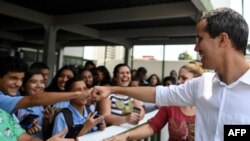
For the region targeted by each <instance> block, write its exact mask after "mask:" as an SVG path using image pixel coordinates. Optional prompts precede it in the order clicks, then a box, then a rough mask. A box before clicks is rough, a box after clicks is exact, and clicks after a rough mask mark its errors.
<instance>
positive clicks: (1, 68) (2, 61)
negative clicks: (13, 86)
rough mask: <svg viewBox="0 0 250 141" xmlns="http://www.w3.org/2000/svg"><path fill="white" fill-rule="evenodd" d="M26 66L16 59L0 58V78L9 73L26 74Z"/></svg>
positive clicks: (19, 59) (10, 57)
mask: <svg viewBox="0 0 250 141" xmlns="http://www.w3.org/2000/svg"><path fill="white" fill-rule="evenodd" d="M27 69H28V65H27V64H26V63H25V62H24V61H23V60H22V59H21V58H18V57H13V56H4V57H0V77H3V76H4V75H6V74H7V73H9V72H26V70H27Z"/></svg>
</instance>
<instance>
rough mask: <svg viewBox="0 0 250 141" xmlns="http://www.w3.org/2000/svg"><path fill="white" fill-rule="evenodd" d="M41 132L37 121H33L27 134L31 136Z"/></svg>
mask: <svg viewBox="0 0 250 141" xmlns="http://www.w3.org/2000/svg"><path fill="white" fill-rule="evenodd" d="M41 131H42V127H41V126H40V125H39V124H38V120H37V119H35V120H34V121H33V126H32V127H31V128H29V129H28V130H27V133H28V134H30V135H33V134H36V133H39V132H41Z"/></svg>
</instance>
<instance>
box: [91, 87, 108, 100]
mask: <svg viewBox="0 0 250 141" xmlns="http://www.w3.org/2000/svg"><path fill="white" fill-rule="evenodd" d="M110 93H111V91H110V87H107V86H106V87H101V86H95V87H94V88H93V90H92V92H91V98H92V100H94V101H100V100H102V99H104V98H106V97H108V96H109V94H110Z"/></svg>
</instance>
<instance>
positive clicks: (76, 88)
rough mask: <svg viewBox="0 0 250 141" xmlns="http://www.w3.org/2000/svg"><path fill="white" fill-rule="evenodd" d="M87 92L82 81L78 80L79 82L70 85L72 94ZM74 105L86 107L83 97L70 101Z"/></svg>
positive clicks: (85, 100)
mask: <svg viewBox="0 0 250 141" xmlns="http://www.w3.org/2000/svg"><path fill="white" fill-rule="evenodd" d="M85 90H87V86H86V84H85V83H84V81H83V80H80V81H76V82H74V83H73V84H72V88H71V91H72V92H76V91H85ZM70 101H71V102H72V103H73V104H74V105H80V106H81V105H86V104H87V102H88V101H87V99H86V98H85V97H83V98H75V99H72V100H70Z"/></svg>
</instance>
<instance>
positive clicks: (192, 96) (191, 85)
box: [156, 69, 250, 141]
mask: <svg viewBox="0 0 250 141" xmlns="http://www.w3.org/2000/svg"><path fill="white" fill-rule="evenodd" d="M156 104H157V105H159V106H164V105H165V106H168V105H176V106H191V105H195V106H196V123H195V124H196V125H195V140H196V141H223V140H224V125H225V124H250V69H249V70H248V71H247V72H246V73H245V74H244V75H242V76H241V77H240V78H239V79H238V80H237V81H235V82H234V83H232V84H230V85H226V84H225V83H224V82H222V81H220V79H219V77H218V75H217V74H216V73H204V74H203V75H202V76H201V77H198V78H194V79H192V80H190V81H187V82H186V83H185V84H183V85H179V86H174V85H171V86H170V87H162V86H158V87H156Z"/></svg>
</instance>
